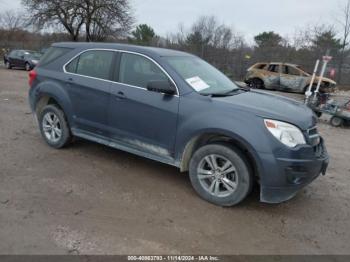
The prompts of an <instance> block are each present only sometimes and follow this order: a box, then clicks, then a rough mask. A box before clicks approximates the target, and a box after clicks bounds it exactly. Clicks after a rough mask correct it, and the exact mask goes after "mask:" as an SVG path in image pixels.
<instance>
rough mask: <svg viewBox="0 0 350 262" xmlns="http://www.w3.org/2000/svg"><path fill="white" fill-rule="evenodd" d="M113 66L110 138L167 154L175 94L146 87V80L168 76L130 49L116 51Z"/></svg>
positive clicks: (174, 115)
mask: <svg viewBox="0 0 350 262" xmlns="http://www.w3.org/2000/svg"><path fill="white" fill-rule="evenodd" d="M117 68H119V70H117V72H116V76H115V79H116V83H112V85H111V101H110V105H109V116H108V120H109V125H110V127H111V138H112V139H113V140H116V141H119V142H121V143H123V144H126V145H127V146H129V147H132V148H135V149H138V150H141V151H144V152H148V153H152V154H155V155H159V156H161V157H171V156H172V155H173V149H174V144H175V137H176V126H177V116H178V106H179V96H178V95H165V94H161V93H156V92H151V91H148V90H147V84H148V82H149V81H153V80H168V81H171V80H170V78H169V77H168V76H167V74H166V73H165V72H164V71H163V70H162V69H161V68H160V67H159V66H158V65H157V64H156V63H155V62H154V61H152V60H151V59H149V58H147V57H145V56H143V55H139V54H134V53H126V52H125V53H124V52H122V53H120V55H119V58H118V67H117ZM172 83H173V82H172ZM173 84H174V83H173Z"/></svg>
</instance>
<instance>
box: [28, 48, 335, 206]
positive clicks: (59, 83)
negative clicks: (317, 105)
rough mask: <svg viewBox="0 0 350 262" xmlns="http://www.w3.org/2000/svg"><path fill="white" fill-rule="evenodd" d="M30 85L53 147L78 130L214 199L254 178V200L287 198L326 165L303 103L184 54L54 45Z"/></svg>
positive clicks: (238, 192)
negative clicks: (184, 175)
mask: <svg viewBox="0 0 350 262" xmlns="http://www.w3.org/2000/svg"><path fill="white" fill-rule="evenodd" d="M29 84H30V86H31V88H30V91H29V101H30V106H31V108H32V110H33V112H34V115H35V116H36V118H37V120H38V123H39V128H40V131H41V134H42V136H43V138H44V139H45V141H46V142H47V143H48V144H49V145H50V146H52V147H54V148H62V147H64V146H66V145H67V144H68V143H69V142H70V141H71V139H72V137H73V136H75V137H80V138H85V139H88V140H91V141H95V142H97V143H101V144H104V145H107V146H111V147H114V148H117V149H120V150H124V151H127V152H130V153H133V154H136V155H139V156H142V157H146V158H150V159H153V160H156V161H159V162H162V163H166V164H169V165H173V166H176V167H178V168H179V169H180V171H181V172H186V171H189V176H190V180H191V182H192V185H193V187H194V189H195V190H196V192H197V193H198V194H199V195H200V196H201V197H202V198H203V199H205V200H207V201H209V202H212V203H215V204H217V205H221V206H232V205H235V204H238V203H239V202H241V201H242V200H243V199H244V198H245V197H246V196H247V195H248V194H249V193H250V191H251V189H252V186H253V184H254V182H258V183H259V185H260V192H261V195H260V198H261V201H263V202H268V203H279V202H282V201H286V200H288V199H290V198H292V197H293V196H294V195H295V194H296V193H297V192H298V191H299V190H300V189H301V188H302V187H304V186H305V185H307V184H309V183H310V182H311V181H313V180H314V179H315V178H316V177H318V176H319V175H320V174H321V173H323V174H325V172H326V169H327V166H328V155H327V152H326V149H325V146H324V142H323V139H322V138H321V137H320V136H319V134H318V132H317V128H316V117H315V116H314V114H313V112H312V111H311V110H310V109H308V108H307V107H306V106H304V105H303V104H301V103H298V102H295V101H293V100H289V99H286V98H282V97H277V96H271V95H270V94H264V93H262V92H258V91H249V90H246V89H242V88H239V87H237V86H236V85H235V84H234V83H233V82H232V81H230V80H229V79H228V78H227V77H226V76H225V75H224V74H222V73H221V72H220V71H218V70H217V69H215V68H214V67H212V66H211V65H209V64H208V63H206V62H204V61H203V60H201V59H199V58H198V57H196V56H193V55H190V54H187V53H183V52H178V51H173V50H167V49H160V48H150V47H140V46H131V45H120V44H98V43H57V44H54V45H52V47H51V48H50V49H49V50H48V51H47V52H46V54H45V55H44V57H43V58H42V60H41V61H40V63H39V65H38V66H37V67H36V68H35V70H33V71H31V72H30V77H29Z"/></svg>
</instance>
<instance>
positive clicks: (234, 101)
mask: <svg viewBox="0 0 350 262" xmlns="http://www.w3.org/2000/svg"><path fill="white" fill-rule="evenodd" d="M213 99H215V100H216V101H218V102H220V103H227V104H230V105H231V106H233V107H235V108H236V109H237V110H245V111H248V112H250V113H253V114H255V115H257V116H260V117H262V118H268V119H274V120H279V121H284V122H288V123H291V124H293V125H296V126H298V127H299V128H301V129H302V130H307V129H309V128H310V127H313V126H315V125H316V122H317V118H316V116H315V114H314V113H313V112H312V110H311V109H310V108H308V107H307V106H305V105H304V104H302V103H300V102H297V101H295V100H293V99H289V98H286V97H282V96H277V95H272V94H270V93H265V92H263V91H248V92H244V93H241V94H238V95H234V96H227V97H217V98H213Z"/></svg>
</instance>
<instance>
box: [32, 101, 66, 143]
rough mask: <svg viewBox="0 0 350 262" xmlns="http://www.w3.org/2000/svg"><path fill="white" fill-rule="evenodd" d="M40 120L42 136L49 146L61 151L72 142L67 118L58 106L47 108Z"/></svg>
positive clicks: (44, 109) (48, 106)
mask: <svg viewBox="0 0 350 262" xmlns="http://www.w3.org/2000/svg"><path fill="white" fill-rule="evenodd" d="M38 119H39V127H40V132H41V135H42V137H43V138H44V140H45V141H46V143H47V144H48V145H49V146H51V147H53V148H56V149H59V148H62V147H64V146H66V145H67V144H68V143H69V142H70V141H71V134H70V130H69V127H68V123H67V120H66V117H65V115H64V113H63V111H62V110H61V109H60V108H59V107H58V106H56V105H47V106H45V107H44V108H43V109H42V111H41V112H40V113H39V116H38Z"/></svg>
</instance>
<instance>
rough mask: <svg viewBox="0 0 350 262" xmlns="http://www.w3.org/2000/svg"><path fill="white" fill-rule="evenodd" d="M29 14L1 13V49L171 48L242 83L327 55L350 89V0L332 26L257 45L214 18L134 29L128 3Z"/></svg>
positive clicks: (62, 1) (54, 0)
mask: <svg viewBox="0 0 350 262" xmlns="http://www.w3.org/2000/svg"><path fill="white" fill-rule="evenodd" d="M22 5H23V6H24V7H25V10H26V11H23V12H18V11H13V10H10V11H5V12H2V13H0V50H1V52H2V53H4V52H6V51H7V50H8V49H13V48H23V49H37V50H38V49H39V50H40V49H42V48H46V47H48V46H49V45H50V44H51V43H53V42H58V41H87V42H89V41H107V42H123V43H132V44H138V45H149V46H158V47H165V48H172V49H178V50H183V51H186V52H190V53H193V54H195V55H197V56H200V57H202V58H203V59H205V60H207V61H208V62H210V63H211V64H214V65H215V66H216V67H217V68H219V69H220V70H222V71H223V72H225V73H226V74H227V75H228V76H230V77H231V78H232V79H236V80H241V79H242V78H243V77H244V75H245V73H246V69H247V68H248V67H249V66H251V65H252V64H254V63H256V62H269V61H276V62H289V63H295V64H299V65H301V66H303V67H304V68H306V69H307V70H309V71H312V69H313V66H314V64H315V61H316V59H319V58H321V57H322V56H323V55H324V54H325V53H326V52H327V51H329V52H330V53H329V54H330V55H331V56H333V58H334V59H333V60H332V62H331V64H330V68H334V69H336V72H337V74H336V79H335V80H337V81H338V82H339V83H341V84H344V85H348V84H349V85H350V74H349V73H350V60H349V54H350V46H349V41H350V39H349V36H350V0H348V1H347V2H346V4H345V5H344V6H343V7H342V8H341V9H340V10H339V15H338V16H337V18H336V19H335V21H334V23H333V24H332V25H327V24H324V25H315V26H307V27H305V28H303V29H298V30H296V31H295V33H294V34H293V35H292V36H288V37H283V36H281V35H280V34H278V33H277V32H273V31H267V32H262V33H260V34H258V35H256V36H255V37H254V39H253V41H247V39H246V37H245V36H244V35H243V34H242V33H239V32H237V31H235V30H234V29H233V28H231V27H229V26H227V25H225V24H222V23H219V22H218V21H219V20H218V19H217V18H216V17H215V16H202V17H199V18H198V19H197V20H196V21H195V22H194V23H193V24H192V25H191V26H189V27H185V26H184V25H179V27H178V29H177V31H176V32H174V33H171V34H168V35H166V36H159V35H157V34H156V32H155V31H154V29H153V28H151V27H150V26H149V25H147V24H140V25H138V26H136V28H135V27H134V26H135V24H134V22H135V18H134V16H133V12H132V7H131V5H130V1H129V0H50V1H48V0H22Z"/></svg>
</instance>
